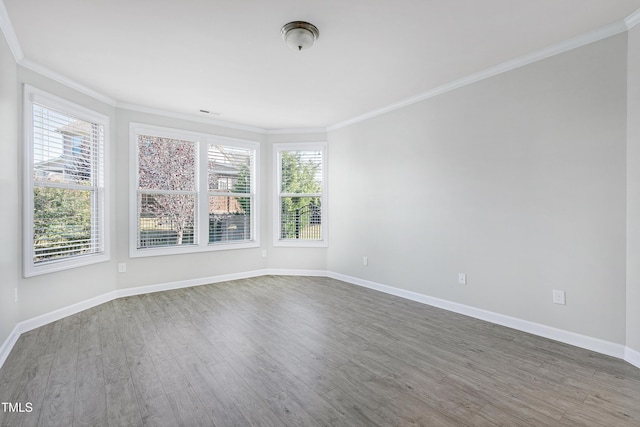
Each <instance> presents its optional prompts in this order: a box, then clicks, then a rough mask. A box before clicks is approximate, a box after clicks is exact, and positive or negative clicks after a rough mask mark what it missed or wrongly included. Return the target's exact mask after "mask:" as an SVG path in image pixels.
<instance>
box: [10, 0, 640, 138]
mask: <svg viewBox="0 0 640 427" xmlns="http://www.w3.org/2000/svg"><path fill="white" fill-rule="evenodd" d="M0 1H1V0H0ZM4 4H5V7H6V9H7V12H8V16H9V19H10V21H11V24H12V25H13V28H14V30H15V34H16V35H17V39H18V41H19V44H20V47H21V49H22V51H23V53H24V56H25V58H26V59H28V60H29V61H32V62H33V63H36V64H39V65H41V66H44V67H46V68H48V69H49V70H51V71H53V72H55V73H58V74H60V75H62V76H65V77H67V78H69V79H72V80H74V81H75V82H77V83H79V84H81V85H84V86H87V87H89V88H91V89H93V90H95V91H97V92H100V93H102V94H104V95H106V96H108V97H110V98H113V99H115V100H117V101H118V102H122V103H128V104H135V105H138V106H146V107H153V108H157V109H162V110H167V111H171V112H176V113H186V114H193V115H201V113H199V112H198V111H199V110H200V109H205V110H210V111H212V112H218V113H220V115H219V116H213V115H210V116H209V117H215V118H217V119H219V120H225V121H230V122H234V123H239V124H246V125H251V126H256V127H260V128H264V129H281V128H317V127H327V126H331V125H334V124H336V123H339V122H342V121H345V120H348V119H351V118H353V117H355V116H359V115H362V114H365V113H367V112H369V111H372V110H376V109H379V108H383V107H384V106H386V105H389V104H393V103H397V102H400V101H402V100H403V99H406V98H409V97H412V96H415V95H417V94H420V93H423V92H426V91H429V90H432V89H434V88H436V87H438V86H441V85H443V84H446V83H448V82H451V81H454V80H457V79H460V78H462V77H465V76H468V75H470V74H473V73H476V72H479V71H481V70H484V69H487V68H489V67H492V66H495V65H497V64H500V63H503V62H505V61H507V60H510V59H513V58H517V57H520V56H522V55H525V54H529V53H531V52H534V51H537V50H540V49H543V48H546V47H548V46H551V45H554V44H557V43H560V42H562V41H565V40H567V39H570V38H573V37H576V36H580V35H582V34H585V33H588V32H590V31H593V30H596V29H599V28H601V27H603V26H606V25H608V24H612V23H614V22H620V21H621V20H623V19H624V18H625V17H627V16H628V15H630V14H632V13H633V12H634V11H636V10H637V9H639V8H640V0H526V1H525V0H482V1H480V0H393V1H391V0H316V1H309V0H269V1H266V0H55V1H51V0H4ZM294 20H304V21H309V22H311V23H313V24H314V25H316V26H317V27H318V29H319V30H320V37H319V39H318V41H317V42H316V44H315V45H314V46H313V47H312V48H311V49H309V50H306V51H302V52H296V51H293V50H290V49H289V48H287V46H286V45H285V43H284V42H283V40H282V39H281V37H280V28H281V27H282V25H284V24H286V23H287V22H289V21H294Z"/></svg>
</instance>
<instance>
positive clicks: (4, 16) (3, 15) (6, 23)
mask: <svg viewBox="0 0 640 427" xmlns="http://www.w3.org/2000/svg"><path fill="white" fill-rule="evenodd" d="M0 30H2V34H4V38H5V39H6V40H7V44H8V45H9V49H10V50H11V53H12V54H13V59H15V61H16V62H20V61H22V59H23V58H24V53H23V52H22V48H21V47H20V42H19V41H18V36H17V35H16V32H15V30H14V29H13V25H12V24H11V20H10V19H9V13H8V12H7V8H6V7H5V6H4V1H2V0H0Z"/></svg>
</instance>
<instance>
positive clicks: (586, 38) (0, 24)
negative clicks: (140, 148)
mask: <svg viewBox="0 0 640 427" xmlns="http://www.w3.org/2000/svg"><path fill="white" fill-rule="evenodd" d="M639 22H640V9H638V10H636V11H635V12H633V13H632V14H630V15H629V16H627V17H626V18H624V19H623V20H620V21H617V22H614V23H612V24H609V25H607V26H604V27H601V28H598V29H596V30H593V31H590V32H588V33H585V34H582V35H579V36H577V37H574V38H571V39H569V40H565V41H563V42H560V43H557V44H555V45H552V46H549V47H547V48H543V49H540V50H538V51H535V52H532V53H529V54H527V55H523V56H520V57H518V58H515V59H512V60H509V61H506V62H503V63H501V64H498V65H496V66H493V67H490V68H487V69H485V70H482V71H479V72H477V73H474V74H470V75H468V76H465V77H462V78H460V79H458V80H454V81H452V82H449V83H445V84H443V85H441V86H438V87H436V88H433V89H430V90H428V91H426V92H423V93H420V94H418V95H415V96H412V97H409V98H406V99H404V100H401V101H398V102H396V103H393V104H389V105H386V106H383V107H380V108H377V109H375V110H371V111H369V112H367V113H364V114H360V115H358V116H355V117H352V118H350V119H347V120H344V121H342V122H338V123H335V124H333V125H330V126H327V127H326V128H299V129H296V128H288V129H264V128H260V127H255V126H249V125H243V124H239V123H233V122H227V121H224V120H219V119H214V118H204V117H200V116H197V115H192V114H185V113H176V112H172V111H166V110H161V109H157V108H152V107H146V106H142V105H136V104H130V103H126V102H120V101H118V100H116V99H113V98H111V97H109V96H107V95H105V94H103V93H100V92H98V91H96V90H94V89H92V88H89V87H87V86H85V85H82V84H80V83H78V82H76V81H74V80H72V79H70V78H68V77H65V76H63V75H61V74H59V73H57V72H55V71H53V70H51V69H49V68H47V67H45V66H43V65H40V64H38V63H36V62H34V61H31V60H30V59H28V58H25V56H24V53H23V51H22V48H21V47H20V43H19V41H18V38H17V36H16V33H15V31H14V29H13V25H12V24H11V20H10V19H9V15H8V13H7V10H6V8H5V5H4V1H3V0H0V30H2V33H3V34H4V37H5V39H6V40H7V43H8V45H9V48H10V49H11V52H12V54H13V57H14V59H15V61H16V63H18V64H19V65H21V66H23V67H25V68H28V69H30V70H32V71H35V72H37V73H39V74H42V75H43V76H45V77H48V78H50V79H52V80H54V81H57V82H59V83H62V84H64V85H65V86H68V87H70V88H72V89H75V90H77V91H79V92H81V93H84V94H85V95H88V96H91V97H93V98H95V99H97V100H99V101H102V102H104V103H106V104H108V105H111V106H113V107H117V108H122V109H127V110H132V111H138V112H144V113H149V114H155V115H160V116H164V117H173V118H179V119H183V120H190V121H195V122H201V123H208V124H213V125H217V126H221V127H226V128H231V129H238V130H244V131H248V132H255V133H260V134H263V135H283V134H296V133H326V132H330V131H334V130H338V129H341V128H344V127H347V126H351V125H353V124H356V123H359V122H362V121H365V120H368V119H371V118H373V117H377V116H380V115H382V114H385V113H388V112H391V111H394V110H398V109H400V108H404V107H406V106H408V105H411V104H415V103H418V102H420V101H424V100H426V99H429V98H433V97H435V96H438V95H441V94H443V93H446V92H449V91H452V90H455V89H459V88H461V87H464V86H467V85H470V84H473V83H476V82H479V81H481V80H484V79H488V78H490V77H493V76H496V75H498V74H502V73H505V72H507V71H511V70H514V69H516V68H520V67H523V66H525V65H528V64H531V63H533V62H537V61H541V60H543V59H546V58H549V57H552V56H555V55H558V54H560V53H563V52H567V51H569V50H572V49H576V48H578V47H581V46H584V45H587V44H590V43H594V42H597V41H599V40H602V39H605V38H607V37H611V36H614V35H616V34H620V33H623V32H625V31H628V30H630V29H631V28H633V27H634V26H635V25H637V24H638V23H639Z"/></svg>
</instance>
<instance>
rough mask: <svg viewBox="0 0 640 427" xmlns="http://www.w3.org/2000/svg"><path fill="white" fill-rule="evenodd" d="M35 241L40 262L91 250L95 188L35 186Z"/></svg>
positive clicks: (37, 260) (37, 257) (37, 258)
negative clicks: (92, 192)
mask: <svg viewBox="0 0 640 427" xmlns="http://www.w3.org/2000/svg"><path fill="white" fill-rule="evenodd" d="M33 225H34V227H33V243H34V248H35V252H36V259H35V261H36V262H40V261H46V260H51V259H55V258H56V257H61V256H64V255H60V254H57V253H58V252H61V251H65V252H66V255H67V256H68V255H80V254H83V253H88V252H89V250H90V242H91V192H90V191H85V190H70V189H64V188H47V187H45V188H42V187H35V188H34V190H33Z"/></svg>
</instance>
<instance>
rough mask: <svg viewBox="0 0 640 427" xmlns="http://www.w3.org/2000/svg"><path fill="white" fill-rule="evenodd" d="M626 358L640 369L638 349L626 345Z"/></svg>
mask: <svg viewBox="0 0 640 427" xmlns="http://www.w3.org/2000/svg"><path fill="white" fill-rule="evenodd" d="M624 360H626V361H627V362H629V363H631V364H632V365H633V366H635V367H636V368H638V369H640V351H636V350H634V349H632V348H630V347H626V348H625V351H624Z"/></svg>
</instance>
